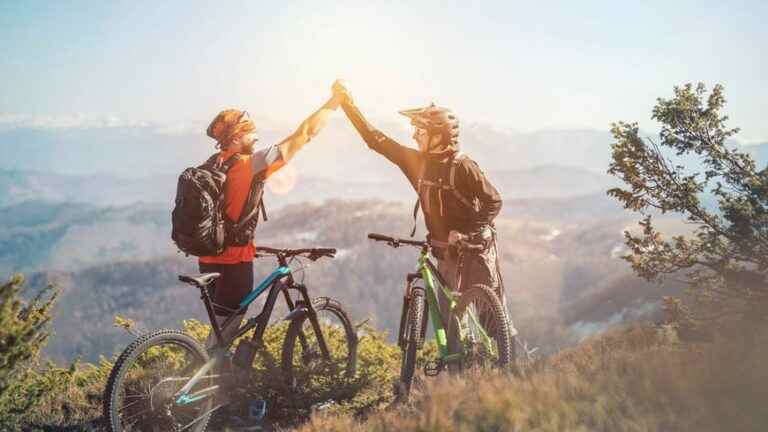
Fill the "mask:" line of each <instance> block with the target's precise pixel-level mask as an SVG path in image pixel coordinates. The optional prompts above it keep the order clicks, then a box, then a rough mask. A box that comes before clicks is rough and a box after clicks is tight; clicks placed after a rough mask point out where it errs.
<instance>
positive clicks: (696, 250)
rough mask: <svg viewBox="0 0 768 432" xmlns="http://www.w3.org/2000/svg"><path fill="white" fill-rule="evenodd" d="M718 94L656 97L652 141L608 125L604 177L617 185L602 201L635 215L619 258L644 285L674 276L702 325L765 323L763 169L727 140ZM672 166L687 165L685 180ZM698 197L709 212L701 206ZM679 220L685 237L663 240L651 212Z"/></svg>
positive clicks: (766, 190)
mask: <svg viewBox="0 0 768 432" xmlns="http://www.w3.org/2000/svg"><path fill="white" fill-rule="evenodd" d="M724 105H725V97H724V95H723V87H722V86H720V85H716V86H715V87H714V89H713V90H712V91H711V92H710V93H709V94H707V89H706V87H705V85H704V84H702V83H699V84H698V85H696V86H693V85H692V84H686V85H685V86H682V87H675V89H674V97H672V98H671V99H663V98H659V99H657V104H656V106H655V107H654V109H653V116H652V118H653V119H654V120H656V121H658V122H659V123H660V124H661V131H660V133H659V139H658V142H656V141H654V140H652V139H650V138H647V139H643V138H641V137H640V135H639V127H638V124H637V123H624V122H618V123H614V124H613V125H612V129H611V132H612V134H613V136H614V138H615V139H616V142H615V143H614V144H613V145H612V151H613V154H612V161H611V164H610V168H609V169H608V173H609V174H612V175H614V176H616V177H618V178H620V179H621V180H623V182H624V183H625V186H624V187H618V188H613V189H611V190H609V191H608V195H610V196H612V197H615V198H617V199H618V200H619V201H620V202H621V203H622V204H623V205H624V207H625V208H627V209H630V210H633V211H637V212H639V213H641V214H642V215H643V216H644V217H643V219H642V220H641V221H640V222H639V224H640V227H641V228H642V232H641V233H640V234H637V235H635V234H632V233H630V232H625V238H626V244H627V246H628V247H629V249H630V252H629V254H628V255H626V256H625V257H624V258H625V259H626V260H627V261H629V262H630V263H631V264H632V268H633V269H634V271H635V272H636V273H637V274H638V275H640V276H641V277H643V278H645V279H647V280H649V281H657V282H659V281H661V280H662V279H663V278H665V277H669V276H670V275H674V276H675V277H676V278H680V276H682V278H683V280H684V281H685V282H686V283H687V284H688V285H689V288H690V291H691V292H692V293H694V294H696V295H697V297H698V298H699V299H703V300H707V301H706V302H703V303H701V304H702V305H709V306H710V307H709V308H703V309H701V310H702V311H709V312H716V313H715V314H711V313H705V315H706V316H707V317H709V318H715V317H722V316H734V315H735V316H739V317H745V316H749V317H751V318H753V319H760V320H766V318H768V308H766V307H765V306H766V304H767V303H768V287H767V285H766V276H767V273H768V168H765V167H763V169H758V167H757V166H756V164H755V161H754V160H752V158H751V157H750V156H749V155H748V154H746V153H744V152H740V151H739V150H738V149H737V148H735V146H734V145H733V144H732V142H731V138H732V137H733V136H734V135H736V134H737V133H738V131H739V130H738V129H729V128H727V127H726V125H725V123H726V121H727V119H728V117H727V116H725V115H723V114H722V113H721V111H722V109H723V107H724ZM673 158H674V159H675V160H680V158H686V159H687V160H697V161H699V162H700V164H701V165H700V166H701V167H702V169H701V170H699V171H700V172H694V171H693V170H691V169H690V167H689V168H686V167H685V166H683V165H682V164H681V163H679V162H678V163H674V162H673ZM705 196H713V197H715V198H716V200H717V204H718V205H717V209H713V208H711V207H712V206H705V205H704V203H703V199H704V197H705ZM668 212H671V213H679V214H681V215H683V216H684V217H685V219H686V221H687V223H689V224H691V225H693V227H694V230H693V232H692V234H691V235H689V236H682V235H679V236H673V237H671V238H667V237H665V236H664V235H663V234H662V233H661V232H659V231H657V229H656V228H655V227H654V225H653V217H652V213H657V214H658V213H661V214H664V213H668Z"/></svg>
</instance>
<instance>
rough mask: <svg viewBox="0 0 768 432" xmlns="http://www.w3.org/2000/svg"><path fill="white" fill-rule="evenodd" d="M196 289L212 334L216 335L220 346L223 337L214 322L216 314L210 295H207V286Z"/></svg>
mask: <svg viewBox="0 0 768 432" xmlns="http://www.w3.org/2000/svg"><path fill="white" fill-rule="evenodd" d="M198 288H200V299H201V300H202V301H203V304H204V305H205V311H206V312H207V313H208V320H209V321H210V322H211V328H212V329H213V333H214V334H215V335H216V341H217V342H218V343H219V344H221V343H222V341H223V336H222V335H221V328H220V327H219V323H218V321H216V313H215V312H214V311H213V301H212V300H211V296H210V294H208V286H207V285H198Z"/></svg>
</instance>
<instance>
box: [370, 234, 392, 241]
mask: <svg viewBox="0 0 768 432" xmlns="http://www.w3.org/2000/svg"><path fill="white" fill-rule="evenodd" d="M368 238H369V239H371V240H378V241H392V240H393V239H392V237H388V236H385V235H382V234H376V233H369V234H368Z"/></svg>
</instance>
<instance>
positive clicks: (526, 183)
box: [0, 165, 617, 208]
mask: <svg viewBox="0 0 768 432" xmlns="http://www.w3.org/2000/svg"><path fill="white" fill-rule="evenodd" d="M384 168H386V169H388V170H390V171H391V172H388V173H387V174H386V175H384V176H382V177H380V178H377V179H374V180H366V179H363V178H359V177H354V176H350V177H349V178H347V179H342V180H340V179H334V178H331V177H309V176H306V175H303V174H298V175H297V177H296V180H295V181H296V183H295V186H294V187H293V189H292V190H291V191H290V192H288V193H282V192H281V193H280V195H278V194H276V193H275V192H273V188H271V187H269V188H268V189H267V197H266V202H267V206H268V208H279V207H282V206H283V205H285V204H290V203H296V202H315V203H319V202H322V201H324V200H327V199H333V198H340V199H368V198H379V199H385V200H395V201H406V202H411V201H413V200H415V197H416V195H415V193H414V191H413V189H412V188H411V186H410V184H408V182H407V180H406V179H405V177H404V176H403V175H402V173H400V171H399V170H397V168H396V167H394V166H393V167H386V166H385V167H384ZM291 170H292V172H295V171H298V169H295V170H294V169H291ZM487 173H488V176H489V178H490V179H491V181H492V182H493V183H494V184H495V185H496V187H497V188H498V189H499V191H500V192H501V194H502V196H503V197H505V199H518V198H533V197H535V198H562V197H573V196H579V195H585V194H594V193H600V192H603V191H605V190H606V189H608V188H609V187H612V186H614V185H616V184H617V182H616V180H615V179H614V178H612V177H610V176H608V175H606V174H599V173H594V172H591V171H588V170H585V169H582V168H576V167H569V166H558V165H546V166H539V167H533V168H529V169H521V170H511V169H510V170H501V171H487ZM177 175H178V173H177V174H173V175H171V174H169V175H154V176H149V177H140V178H124V177H118V176H113V175H106V174H100V175H88V176H80V175H64V174H56V173H47V172H40V171H20V170H3V169H0V208H2V207H6V206H10V205H15V204H19V203H23V202H25V201H47V202H64V203H75V202H80V203H87V204H89V205H95V206H126V205H128V204H133V203H150V204H161V205H163V206H165V207H166V208H171V206H172V204H173V199H174V194H175V193H176V181H177ZM282 178H285V173H281V172H278V174H276V175H275V177H274V181H277V182H280V181H281V179H282ZM275 190H277V189H275Z"/></svg>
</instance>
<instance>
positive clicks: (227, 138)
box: [206, 109, 256, 149]
mask: <svg viewBox="0 0 768 432" xmlns="http://www.w3.org/2000/svg"><path fill="white" fill-rule="evenodd" d="M255 130H256V125H255V124H254V123H253V120H251V118H250V116H249V115H248V111H240V110H236V109H226V110H224V111H222V112H220V113H219V114H218V115H217V116H216V118H214V119H213V121H212V122H211V124H210V125H208V130H207V131H206V134H207V135H208V136H209V137H211V138H213V139H215V140H216V146H217V147H220V148H222V149H226V148H227V146H229V144H231V143H232V142H233V141H235V140H236V139H239V138H240V137H242V136H244V135H246V134H250V133H252V132H254V131H255Z"/></svg>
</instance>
